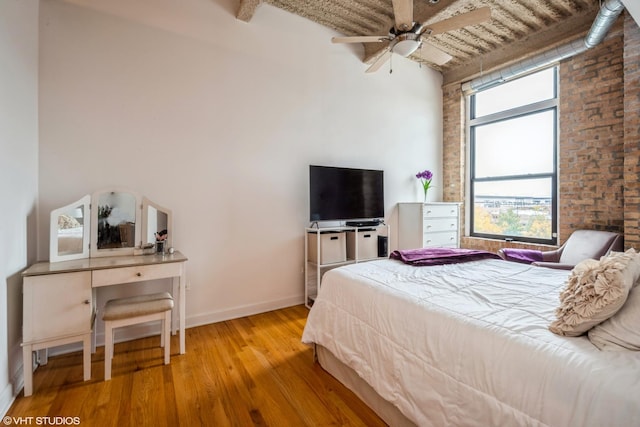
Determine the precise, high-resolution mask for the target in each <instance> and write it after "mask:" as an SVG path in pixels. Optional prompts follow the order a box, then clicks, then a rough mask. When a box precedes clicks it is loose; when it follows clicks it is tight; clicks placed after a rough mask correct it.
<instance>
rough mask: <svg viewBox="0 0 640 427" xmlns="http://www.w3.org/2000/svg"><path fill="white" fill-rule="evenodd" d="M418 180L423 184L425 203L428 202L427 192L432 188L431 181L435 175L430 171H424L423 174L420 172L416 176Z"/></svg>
mask: <svg viewBox="0 0 640 427" xmlns="http://www.w3.org/2000/svg"><path fill="white" fill-rule="evenodd" d="M416 178H418V179H419V180H420V182H421V183H422V188H423V189H424V202H425V203H426V201H427V192H428V191H429V188H431V180H432V179H433V173H432V172H431V171H430V170H424V171H422V172H418V173H417V174H416Z"/></svg>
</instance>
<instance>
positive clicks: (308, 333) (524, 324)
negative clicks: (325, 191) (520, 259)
mask: <svg viewBox="0 0 640 427" xmlns="http://www.w3.org/2000/svg"><path fill="white" fill-rule="evenodd" d="M567 276H568V272H567V271H561V270H553V269H548V268H542V267H530V266H528V265H524V264H518V263H513V262H506V261H502V260H485V261H474V262H468V263H462V264H452V265H443V266H435V267H412V266H408V265H405V264H403V263H401V262H400V261H395V260H382V261H373V262H367V263H359V264H353V265H349V266H346V267H342V268H338V269H334V270H331V271H329V272H327V273H326V274H325V275H324V278H323V281H322V287H321V290H320V292H319V295H318V298H317V299H316V302H315V304H314V306H313V308H312V309H311V312H310V313H309V318H308V320H307V324H306V327H305V330H304V333H303V336H302V341H303V342H305V343H308V344H311V343H318V344H321V345H323V346H325V347H326V348H328V349H329V350H330V351H331V352H332V353H333V354H334V355H335V356H337V357H338V358H339V359H340V360H342V361H343V362H344V363H346V364H347V365H348V366H349V367H351V368H352V369H354V370H355V371H356V372H357V373H358V374H359V375H360V376H361V377H362V378H363V379H364V380H365V381H367V382H368V383H369V384H370V385H371V386H372V387H373V388H374V389H375V390H376V391H377V392H378V394H380V395H381V396H382V397H384V398H385V399H386V400H388V401H390V402H392V403H394V404H395V405H396V406H397V407H398V408H399V409H400V410H401V411H402V413H403V414H404V415H405V416H407V417H408V418H409V419H411V420H413V421H414V422H416V424H418V425H420V426H428V425H432V426H469V425H473V426H486V427H489V426H515V425H549V426H598V427H600V426H625V427H627V426H640V354H639V353H640V352H631V351H628V352H602V351H599V350H598V349H597V348H596V347H595V346H593V345H592V344H591V343H590V342H589V340H588V339H587V338H586V337H578V338H565V337H560V336H557V335H554V334H553V333H551V332H549V330H548V329H547V327H548V325H549V323H550V322H551V321H552V319H553V318H554V314H553V311H554V308H555V307H556V306H557V304H558V293H559V291H560V290H561V289H562V287H563V285H564V283H565V281H566V279H567ZM639 327H640V325H639Z"/></svg>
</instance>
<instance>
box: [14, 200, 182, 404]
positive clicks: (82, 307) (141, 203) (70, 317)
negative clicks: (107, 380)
mask: <svg viewBox="0 0 640 427" xmlns="http://www.w3.org/2000/svg"><path fill="white" fill-rule="evenodd" d="M172 241H173V229H172V213H171V210H169V209H166V208H164V207H162V206H160V205H158V204H156V203H154V202H152V201H151V200H149V199H148V198H146V197H143V196H142V195H140V194H138V193H136V192H134V191H131V190H129V189H125V188H108V189H103V190H99V191H96V192H94V193H93V194H92V195H86V196H83V197H82V198H81V199H80V200H78V201H76V202H73V203H71V204H68V205H66V206H62V207H60V208H57V209H54V210H53V211H51V215H50V240H49V262H39V263H37V264H34V265H32V266H30V267H29V268H28V269H26V270H25V271H24V272H23V273H22V276H23V306H24V307H23V325H22V329H23V330H22V338H23V343H22V355H23V363H24V395H25V396H30V395H31V394H32V393H33V371H32V359H31V358H32V354H33V352H34V351H39V350H46V349H48V348H50V347H55V346H59V345H65V344H71V343H77V342H82V347H83V365H84V380H85V381H87V380H89V379H90V378H91V352H92V351H95V328H94V325H95V319H96V315H97V307H96V291H97V289H98V288H100V287H103V286H112V285H120V284H131V285H135V284H136V283H142V282H146V281H149V280H157V279H167V278H171V279H173V287H172V293H173V297H174V299H177V310H176V309H174V310H172V313H171V316H172V322H171V323H172V330H173V334H174V335H175V334H176V333H177V328H179V332H180V354H184V352H185V336H184V330H185V289H186V283H187V282H186V261H187V258H186V257H185V256H184V255H183V254H181V253H180V252H174V251H173V250H171V251H170V252H171V253H167V248H169V247H171V243H172ZM176 311H177V312H178V314H177V316H178V318H177V319H176ZM176 320H177V321H176ZM176 323H177V327H176ZM45 363H46V362H45Z"/></svg>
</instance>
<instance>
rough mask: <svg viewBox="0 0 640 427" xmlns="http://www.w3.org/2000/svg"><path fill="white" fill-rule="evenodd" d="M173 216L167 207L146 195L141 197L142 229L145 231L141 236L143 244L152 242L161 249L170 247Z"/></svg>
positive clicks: (164, 249)
mask: <svg viewBox="0 0 640 427" xmlns="http://www.w3.org/2000/svg"><path fill="white" fill-rule="evenodd" d="M172 223H173V218H172V216H171V211H170V210H169V209H167V208H163V207H162V206H160V205H158V204H156V203H153V202H152V201H151V200H149V199H147V198H146V197H145V198H143V199H142V229H143V230H145V231H146V235H145V236H143V241H142V244H143V246H144V245H145V244H146V245H149V244H153V245H157V246H158V242H162V243H161V244H160V245H159V246H161V247H162V250H163V251H165V252H166V251H167V250H168V249H169V248H170V247H171V240H172V237H173V236H172V234H171V233H169V229H170V228H171V224H172Z"/></svg>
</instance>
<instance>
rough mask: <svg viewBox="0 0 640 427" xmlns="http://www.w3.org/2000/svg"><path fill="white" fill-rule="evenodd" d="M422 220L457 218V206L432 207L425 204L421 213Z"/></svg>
mask: <svg viewBox="0 0 640 427" xmlns="http://www.w3.org/2000/svg"><path fill="white" fill-rule="evenodd" d="M422 215H423V217H424V219H429V218H443V217H444V218H447V217H456V218H457V217H458V206H457V205H433V204H426V205H424V210H423V212H422Z"/></svg>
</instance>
